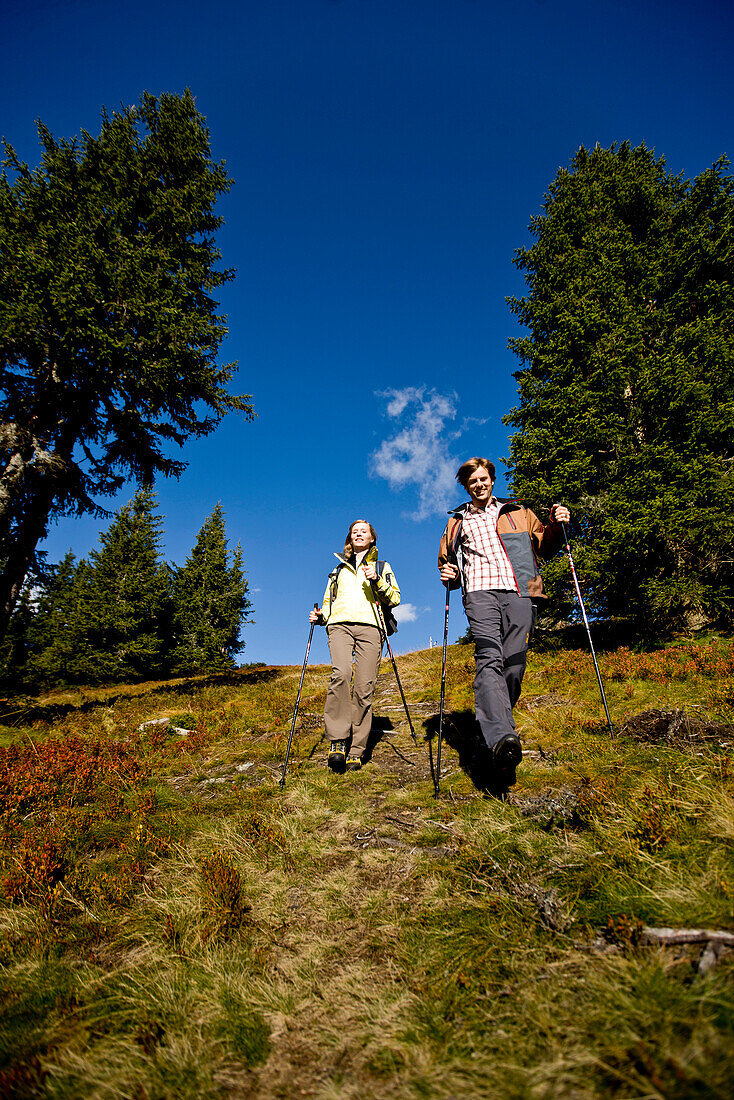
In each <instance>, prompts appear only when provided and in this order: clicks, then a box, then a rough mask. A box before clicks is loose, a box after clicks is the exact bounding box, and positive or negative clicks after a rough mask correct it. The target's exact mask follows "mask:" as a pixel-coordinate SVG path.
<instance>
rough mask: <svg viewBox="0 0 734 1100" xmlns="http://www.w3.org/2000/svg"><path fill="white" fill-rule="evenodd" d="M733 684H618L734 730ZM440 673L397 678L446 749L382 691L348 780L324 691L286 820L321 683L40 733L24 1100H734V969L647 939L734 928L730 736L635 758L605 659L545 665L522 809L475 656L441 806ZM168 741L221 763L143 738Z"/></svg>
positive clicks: (32, 737)
mask: <svg viewBox="0 0 734 1100" xmlns="http://www.w3.org/2000/svg"><path fill="white" fill-rule="evenodd" d="M731 655H732V651H731V647H730V646H729V644H728V642H726V641H720V640H714V641H710V642H706V643H704V644H699V645H692V644H683V645H679V646H677V647H674V648H673V649H672V650H669V651H660V652H658V653H646V654H639V655H635V654H631V653H629V651H617V652H616V653H609V654H602V656H601V665H602V673H603V675H604V677H605V680H606V682H607V685H608V695H609V701H610V706H611V709H612V713H613V717H614V720H615V723H616V724H617V725H621V723H622V722H623V720H624V719H625V718H626V717H629V716H631V715H635V714H639V713H640V712H641V711H644V710H646V709H649V708H651V707H657V708H666V707H667V708H679V709H680V708H682V709H684V710H685V711H686V713H691V714H694V715H695V716H697V718H698V719H699V720H702V721H706V722H709V723H711V722H719V723H727V722H730V721H731V709H732V701H734V689H733V688H732V660H731ZM440 659H441V654H440V651H439V650H437V649H432V650H426V651H422V652H419V653H415V654H410V655H407V656H405V657H402V658H400V659H399V665H400V670H401V678H402V680H403V686H404V688H405V691H406V694H407V696H408V698H409V700H410V703H411V706H412V707H413V712H414V724H415V725H416V729H417V731H418V734H419V746H418V748H416V747H415V746H414V745H413V744H412V742H411V740H410V738H409V736H408V732H407V724H406V723H405V720H404V716H403V715H402V713H401V705H400V699H399V696H398V695H397V692H396V690H395V685H394V681H393V674H392V671H391V669H390V666H389V665H387V664H385V665H383V670H382V674H381V680H380V684H379V686H378V693H377V706H376V714H377V716H378V718H379V719H380V720H381V721H380V722H379V725H380V729H381V732H380V735H379V736H378V738H377V740H376V743H375V745H374V746H373V749H372V757H371V761H370V763H369V764H368V765H367V766H366V767H365V768H364V769H363V771H362V772H361V773H359V774H356V775H346V776H336V775H332V774H331V773H330V772H329V771H328V770H327V769H326V768H325V752H326V745H325V743H324V742H322V732H323V731H322V726H321V718H320V712H321V710H322V708H323V700H324V692H325V687H326V682H327V679H328V670H327V669H325V668H324V667H323V666H322V667H314V668H311V669H309V670H308V673H307V676H306V681H305V685H304V697H303V707H302V711H301V719H300V721H299V726H298V729H297V733H296V737H295V739H294V746H293V760H292V765H291V767H290V769H289V777H288V782H287V785H286V787H285V789H284V790H283V791H281V790H280V788H279V787H278V779H279V777H280V766H281V762H282V757H283V753H284V751H285V745H286V742H287V737H288V731H289V728H290V720H291V714H292V706H293V700H294V697H295V692H296V688H297V683H298V677H299V674H300V669H294V668H284V669H253V670H247V671H245V672H243V673H241V674H238V675H236V676H230V677H222V678H219V679H217V678H209V679H206V680H202V681H201V682H199V683H194V682H192V681H186V682H181V683H175V684H166V685H163V684H151V685H147V689H146V685H142V686H141V685H136V687H135V688H134V689H130V690H127V689H125V688H118V689H116V690H111V691H109V692H108V693H107V694H106V695H104V697H102V696H101V695H100V696H96V695H95V697H94V698H91V697H90V696H87V695H85V694H84V693H80V694H79V696H78V697H75V698H73V699H72V698H67V699H64V700H61V701H60V700H58V699H56V700H51V701H49V700H48V699H46V700H40V701H35V700H33V701H26V703H25V710H22V709H21V710H20V712H19V713H17V714H16V715H15V719H14V721H16V722H24V723H25V724H24V725H23V726H22V727H20V726H15V727H12V726H8V727H6V729H5V740H6V743H10V744H11V746H15V747H11V749H9V750H7V752H6V754H5V757H4V759H3V765H2V766H3V767H4V769H5V770H4V772H3V775H4V780H3V782H4V786H3V801H2V814H3V816H2V846H1V848H0V854H1V856H2V861H3V862H2V883H3V886H2V890H3V895H4V901H3V906H2V908H0V930H1V931H2V954H1V960H2V964H3V970H4V984H3V993H2V1000H1V1001H0V1094H2V1095H3V1096H6V1095H7V1096H8V1097H11V1096H12V1097H18V1098H21V1097H36V1096H42V1097H58V1098H70V1097H74V1098H76V1097H78V1096H80V1095H85V1096H90V1097H100V1098H107V1097H110V1098H113V1097H114V1098H117V1097H120V1098H123V1097H124V1098H136V1100H145V1098H149V1100H153V1098H164V1097H191V1098H192V1100H193V1098H194V1097H196V1098H199V1097H212V1098H214V1097H217V1098H219V1097H232V1096H235V1097H237V1096H241V1097H252V1098H258V1100H266V1098H267V1100H270V1098H276V1097H278V1098H280V1097H282V1098H288V1100H290V1098H291V1097H294V1096H307V1097H314V1098H319V1100H336V1098H339V1100H343V1098H351V1097H353V1098H355V1100H356V1098H359V1100H363V1098H371V1097H375V1098H377V1097H380V1098H382V1097H388V1098H392V1097H394V1098H408V1097H411V1098H412V1097H425V1096H430V1097H437V1098H445V1100H453V1098H455V1097H457V1096H461V1097H462V1098H468V1100H474V1098H477V1100H478V1098H479V1097H488V1096H489V1097H503V1098H505V1097H508V1098H515V1097H516V1098H518V1100H520V1098H522V1100H526V1098H527V1100H531V1098H532V1100H544V1098H546V1097H547V1098H549V1100H550V1098H554V1100H555V1098H556V1097H559V1096H562V1097H564V1098H565V1097H572V1098H579V1100H585V1098H597V1097H620V1098H621V1097H625V1098H631V1097H643V1096H644V1097H656V1098H658V1097H660V1098H662V1097H664V1098H666V1100H669V1098H670V1100H675V1098H681V1100H683V1098H688V1097H728V1096H729V1095H730V1094H731V1088H732V1084H733V1083H734V1055H732V1049H734V1044H732V1032H733V1031H734V997H733V996H732V992H731V988H732V987H731V975H732V969H733V966H732V957H731V955H729V954H727V953H726V952H723V953H722V954H721V955H720V957H719V958H718V962H717V965H716V966H714V967H713V968H712V969H711V970H709V971H708V972H707V973H705V974H704V973H702V972H699V969H698V965H699V960H700V958H701V954H702V948H701V946H700V945H699V946H696V947H678V948H653V947H645V946H643V945H642V943H641V939H640V935H639V929H640V928H641V927H642V926H643V925H652V926H661V925H668V926H677V927H681V926H689V927H710V928H718V929H731V928H732V927H733V926H734V863H733V861H732V841H733V840H734V780H733V778H732V773H733V769H734V765H732V763H731V753H732V746H731V744H730V743H729V742H727V740H726V731H725V729H724V728H723V727H722V730H723V732H722V733H721V735H720V736H719V735H718V734H717V735H716V736H715V737H710V736H708V734H707V735H706V738H703V739H699V740H696V739H695V738H694V739H693V740H691V739H690V738H689V739H688V740H687V741H685V740H681V741H680V743H679V742H677V741H676V740H675V739H673V740H670V739H668V740H665V741H654V740H653V741H650V740H646V741H640V740H635V739H634V738H633V737H631V736H626V737H624V738H620V739H618V740H616V741H615V742H611V741H610V739H609V736H608V733H607V732H606V730H605V727H604V723H603V710H602V708H601V704H600V701H599V699H598V696H597V689H596V681H595V679H594V674H593V668H592V666H591V663H590V661H589V659H588V657H587V656H586V655H585V654H584V653H577V652H575V651H570V652H569V651H560V652H557V653H545V654H536V655H535V656H534V657H533V659H532V661H531V663H530V666H529V669H528V674H527V678H526V690H525V694H524V699H523V701H522V705H521V707H520V708H518V712H517V721H518V728H519V732H520V733H521V736H522V738H523V742H524V747H525V750H526V757H525V760H524V762H523V766H522V768H521V769H520V773H519V780H518V784H517V787H516V788H515V789H514V790H513V793H512V795H511V798H510V801H509V802H506V803H502V802H498V801H496V800H494V799H491V798H487V797H486V796H485V795H484V794H483V792H482V790H481V789H478V787H477V786H476V782H475V781H476V780H477V776H476V773H475V772H474V771H473V766H472V764H471V751H470V750H471V744H472V738H473V736H474V729H473V724H472V721H471V716H470V714H467V712H469V711H470V709H471V705H472V688H471V682H472V677H473V661H472V657H471V650H470V648H468V647H460V646H453V647H451V648H450V651H449V674H448V685H449V687H448V696H447V706H448V719H449V721H448V722H447V726H446V737H447V742H446V745H445V748H444V757H443V761H444V769H443V776H442V780H441V790H442V794H441V798H440V799H439V800H435V799H434V797H433V783H432V778H431V770H430V763H429V752H428V746H429V744H430V745H431V747H432V748H435V725H436V723H435V714H436V712H437V710H438V689H439V678H440ZM62 704H63V705H62ZM16 709H17V708H16ZM160 717H164V718H168V719H170V722H171V725H172V726H177V727H183V728H186V729H189V730H191V731H192V732H190V733H189V734H188V735H186V736H182V735H180V734H177V733H176V732H174V731H173V730H172V729H171V728H170V727H169V726H167V725H166V724H165V723H162V724H160V725H158V726H145V727H144V728H143V729H142V730H141V729H140V728H139V727H140V726H141V725H142V724H143V723H144V722H147V721H150V720H152V719H154V718H160ZM708 728H709V727H707V729H708ZM716 730H718V727H716ZM716 730H715V732H716ZM717 737H718V740H717ZM51 765H53V767H52V766H51ZM111 767H112V768H113V769H116V770H114V774H113V772H111V771H110V768H111ZM54 769H55V770H54ZM472 777H473V778H472ZM473 780H474V781H473ZM19 864H20V867H19V866H18V865H19Z"/></svg>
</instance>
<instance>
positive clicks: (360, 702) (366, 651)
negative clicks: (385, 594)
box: [324, 623, 382, 756]
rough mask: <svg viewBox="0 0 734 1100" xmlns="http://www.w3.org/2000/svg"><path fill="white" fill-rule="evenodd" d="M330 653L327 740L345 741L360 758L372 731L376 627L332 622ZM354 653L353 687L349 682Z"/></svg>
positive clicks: (378, 654) (377, 659)
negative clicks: (349, 743)
mask: <svg viewBox="0 0 734 1100" xmlns="http://www.w3.org/2000/svg"><path fill="white" fill-rule="evenodd" d="M326 633H327V635H328V638H329V652H330V654H331V665H332V668H331V679H330V680H329V687H328V690H327V692H326V706H325V707H324V725H325V726H326V736H327V737H328V738H329V740H330V741H347V740H349V735H350V734H351V736H352V747H351V749H350V752H351V753H352V754H353V755H354V756H361V755H362V753H363V752H364V750H365V749H366V747H367V738H368V737H369V735H370V729H371V728H372V696H373V695H374V692H375V684H376V683H377V674H378V672H379V671H380V657H381V656H382V638H381V636H380V631H379V630H378V629H377V627H376V626H367V625H366V624H365V623H334V625H333V626H327V628H326ZM352 654H354V688H353V690H352V691H351V692H350V690H349V688H350V683H351V679H352Z"/></svg>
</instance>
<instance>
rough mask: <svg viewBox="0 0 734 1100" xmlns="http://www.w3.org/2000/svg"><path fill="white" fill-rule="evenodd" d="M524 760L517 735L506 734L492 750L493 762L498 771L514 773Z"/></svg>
mask: <svg viewBox="0 0 734 1100" xmlns="http://www.w3.org/2000/svg"><path fill="white" fill-rule="evenodd" d="M521 760H522V745H521V744H520V738H519V737H518V736H517V734H516V733H506V734H505V736H504V737H501V738H500V739H499V741H498V742H497V744H496V745H495V746H494V748H493V749H492V761H493V763H494V766H495V768H496V770H497V771H500V772H514V771H515V768H516V767H517V765H518V764H519V763H520V761H521Z"/></svg>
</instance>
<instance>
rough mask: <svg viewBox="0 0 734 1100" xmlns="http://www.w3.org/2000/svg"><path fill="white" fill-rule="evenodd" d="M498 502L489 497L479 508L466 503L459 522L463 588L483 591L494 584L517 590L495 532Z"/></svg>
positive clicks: (497, 586) (510, 566) (468, 590)
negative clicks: (460, 524) (460, 523)
mask: <svg viewBox="0 0 734 1100" xmlns="http://www.w3.org/2000/svg"><path fill="white" fill-rule="evenodd" d="M499 511H500V503H499V501H498V500H497V498H496V497H492V499H491V500H490V502H489V504H488V505H487V507H486V508H485V509H484V510H483V511H482V510H480V509H478V508H475V507H474V505H473V504H470V505H469V507H468V508H467V510H466V512H465V513H464V521H463V523H462V526H461V545H462V549H463V552H464V591H465V592H484V591H486V590H487V589H492V588H497V589H500V590H502V591H505V592H518V591H519V589H518V587H517V581H516V580H515V574H514V572H513V569H512V565H511V564H510V559H509V558H508V556H507V552H506V550H505V548H504V546H503V545H502V540H501V539H500V537H499V535H498V534H497V516H498V515H499Z"/></svg>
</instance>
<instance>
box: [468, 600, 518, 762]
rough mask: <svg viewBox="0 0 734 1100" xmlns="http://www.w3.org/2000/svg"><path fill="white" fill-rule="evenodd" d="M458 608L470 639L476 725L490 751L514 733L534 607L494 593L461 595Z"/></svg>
mask: <svg viewBox="0 0 734 1100" xmlns="http://www.w3.org/2000/svg"><path fill="white" fill-rule="evenodd" d="M464 608H465V610H466V615H467V618H468V619H469V625H470V627H471V632H472V637H473V638H474V660H475V661H476V666H477V671H476V675H475V677H474V702H475V710H476V715H477V721H478V722H479V726H480V729H481V731H482V733H483V735H484V740H485V741H486V742H487V746H488V747H489V748H490V749H492V748H493V747H494V746H495V745H496V744H497V742H498V741H499V740H500V738H501V737H504V736H505V734H508V733H514V732H515V720H514V718H513V717H512V708H513V707H514V705H515V703H516V702H517V700H518V699H519V698H520V689H521V687H522V678H523V676H524V674H525V664H526V660H527V649H528V642H529V641H530V635H531V634H532V632H533V626H534V624H535V608H534V606H533V603H532V600H530V599H528V597H526V596H518V594H517V593H516V592H501V591H495V590H493V591H485V592H467V594H466V597H465V600H464Z"/></svg>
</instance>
